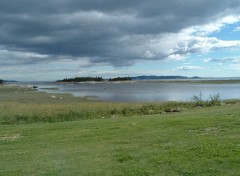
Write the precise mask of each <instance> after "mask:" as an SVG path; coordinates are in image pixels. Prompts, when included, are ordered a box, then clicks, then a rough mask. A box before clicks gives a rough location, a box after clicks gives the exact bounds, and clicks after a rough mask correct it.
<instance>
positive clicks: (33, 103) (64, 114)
mask: <svg viewBox="0 0 240 176" xmlns="http://www.w3.org/2000/svg"><path fill="white" fill-rule="evenodd" d="M88 99H89V97H85V98H79V97H72V96H71V95H69V94H47V93H44V92H36V91H35V90H34V89H32V88H31V87H25V88H22V87H9V86H0V112H1V113H0V124H24V123H35V122H61V121H75V120H84V119H101V118H117V117H126V116H134V115H153V114H165V113H174V112H182V111H185V110H188V109H194V108H196V107H197V108H201V107H209V106H216V105H218V106H219V105H221V104H235V103H238V100H231V101H225V102H220V100H219V97H218V96H212V97H210V99H209V101H203V100H202V98H201V95H198V96H194V97H193V102H164V103H105V102H93V101H90V100H88Z"/></svg>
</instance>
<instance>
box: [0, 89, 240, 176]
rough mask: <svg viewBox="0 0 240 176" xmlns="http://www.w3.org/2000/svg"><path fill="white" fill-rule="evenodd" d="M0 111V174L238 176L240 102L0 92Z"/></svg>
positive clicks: (31, 90) (32, 90)
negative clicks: (115, 99) (111, 99)
mask: <svg viewBox="0 0 240 176" xmlns="http://www.w3.org/2000/svg"><path fill="white" fill-rule="evenodd" d="M199 103H200V104H199ZM0 112H1V113H0V123H1V124H0V127H1V128H0V151H1V152H0V158H1V160H0V175H11V176H12V175H13V176H14V175H118V176H120V175H122V176H125V175H136V176H138V175H202V176H205V175H209V176H212V175H220V176H225V175H232V176H233V175H238V174H239V173H240V168H239V163H240V140H239V138H240V134H239V126H240V118H239V117H240V104H239V100H224V101H219V100H218V99H217V101H216V102H211V101H210V100H209V101H208V102H202V101H199V102H198V101H191V102H155V103H137V102H135V103H120V102H114V103H112V102H101V101H95V100H94V101H93V100H89V99H87V98H83V97H74V96H72V95H71V94H67V93H65V94H64V93H61V94H58V93H52V92H51V93H46V92H39V91H37V90H34V89H32V88H31V87H30V86H29V87H28V86H27V87H22V86H20V87H18V86H0Z"/></svg>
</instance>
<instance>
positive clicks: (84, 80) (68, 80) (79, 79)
mask: <svg viewBox="0 0 240 176" xmlns="http://www.w3.org/2000/svg"><path fill="white" fill-rule="evenodd" d="M131 80H132V79H131V78H130V77H117V78H110V79H107V81H131ZM87 81H96V82H101V81H105V79H103V78H102V77H75V78H65V79H62V80H57V81H56V82H87Z"/></svg>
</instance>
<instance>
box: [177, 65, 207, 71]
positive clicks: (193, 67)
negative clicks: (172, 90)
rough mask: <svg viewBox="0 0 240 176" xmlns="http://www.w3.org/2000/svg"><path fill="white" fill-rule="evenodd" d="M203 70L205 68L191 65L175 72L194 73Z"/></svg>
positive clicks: (178, 68)
mask: <svg viewBox="0 0 240 176" xmlns="http://www.w3.org/2000/svg"><path fill="white" fill-rule="evenodd" d="M203 69H204V67H198V66H192V65H189V66H180V67H177V68H176V69H175V70H176V71H192V70H203Z"/></svg>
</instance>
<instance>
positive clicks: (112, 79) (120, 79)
mask: <svg viewBox="0 0 240 176" xmlns="http://www.w3.org/2000/svg"><path fill="white" fill-rule="evenodd" d="M131 80H132V78H130V77H117V78H110V79H109V80H108V81H131Z"/></svg>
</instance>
